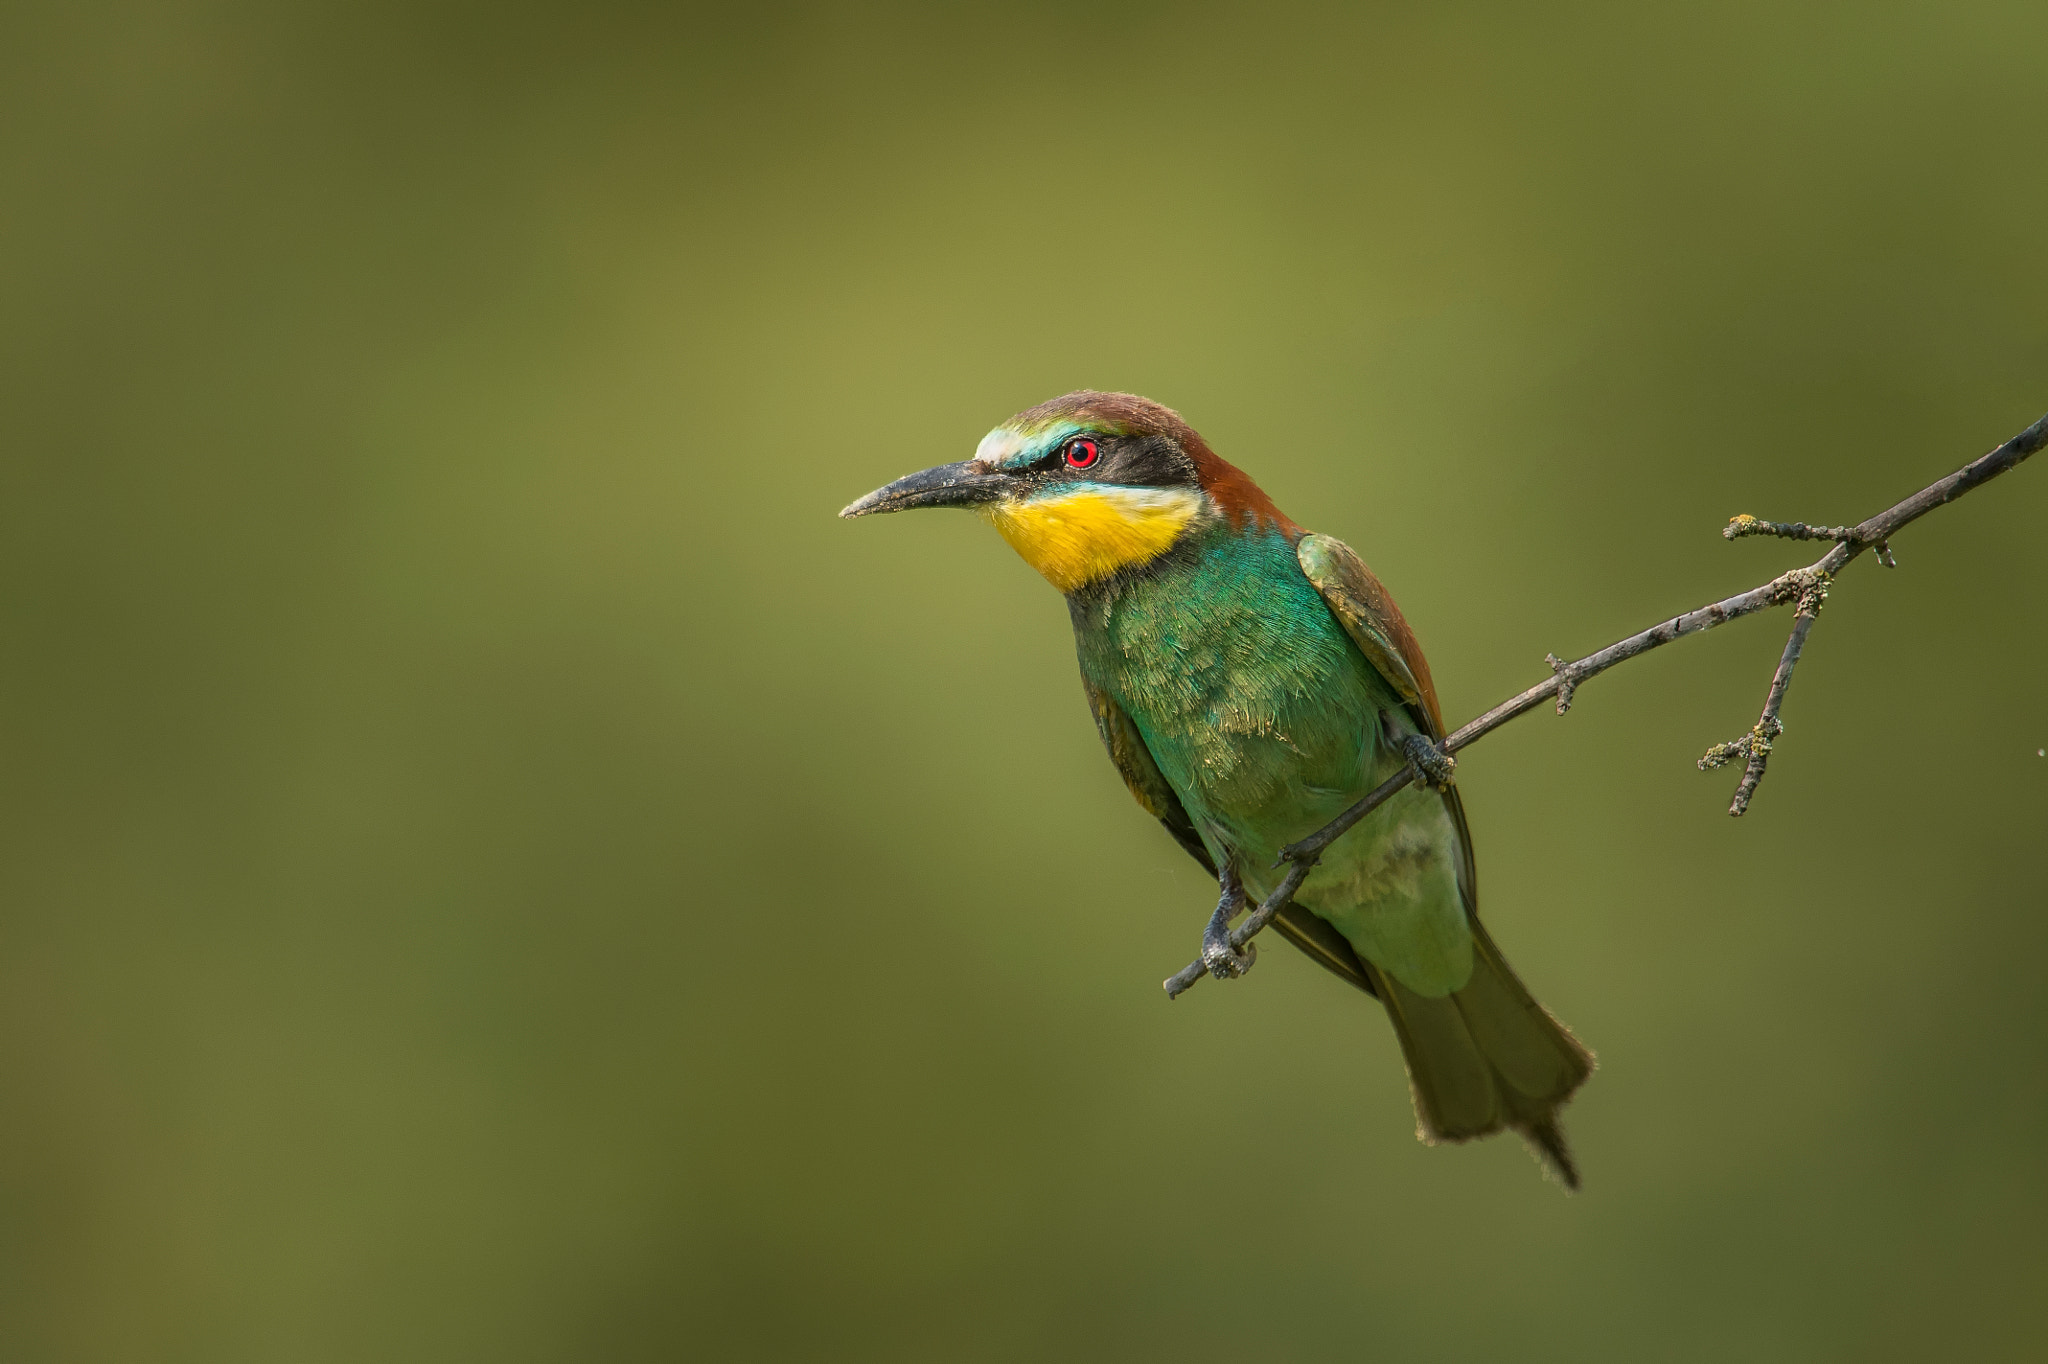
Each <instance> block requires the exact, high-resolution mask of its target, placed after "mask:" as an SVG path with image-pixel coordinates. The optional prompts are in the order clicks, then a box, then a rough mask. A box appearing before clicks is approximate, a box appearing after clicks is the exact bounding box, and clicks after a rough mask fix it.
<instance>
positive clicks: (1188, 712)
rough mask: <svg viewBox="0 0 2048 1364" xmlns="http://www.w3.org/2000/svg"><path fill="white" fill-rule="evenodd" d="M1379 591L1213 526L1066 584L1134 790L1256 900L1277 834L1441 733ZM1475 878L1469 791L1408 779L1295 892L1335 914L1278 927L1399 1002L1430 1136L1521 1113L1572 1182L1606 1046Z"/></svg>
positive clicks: (1317, 910) (1330, 547)
mask: <svg viewBox="0 0 2048 1364" xmlns="http://www.w3.org/2000/svg"><path fill="white" fill-rule="evenodd" d="M1304 564H1307V565H1308V566H1309V567H1310V568H1311V569H1312V570H1313V571H1315V572H1316V578H1317V580H1316V581H1315V582H1311V581H1310V578H1309V576H1308V573H1307V572H1305V571H1304ZM1353 565H1355V566H1356V567H1355V569H1354V568H1353V567H1352V566H1353ZM1347 581H1348V582H1350V583H1351V584H1352V586H1351V587H1350V588H1349V589H1347V586H1346V583H1347ZM1319 587H1320V588H1321V589H1322V590H1319ZM1325 591H1327V592H1328V593H1329V594H1330V596H1329V597H1328V598H1326V597H1325V595H1324V592H1325ZM1377 593H1378V588H1377V584H1376V583H1375V582H1374V581H1373V580H1372V579H1371V576H1370V574H1367V573H1365V572H1364V568H1363V565H1359V564H1357V559H1356V556H1354V555H1352V554H1351V552H1350V550H1349V549H1348V548H1346V547H1344V546H1343V545H1342V544H1341V543H1339V542H1337V541H1333V540H1329V539H1328V538H1327V537H1321V536H1310V537H1305V538H1304V539H1303V540H1301V541H1300V542H1299V544H1297V543H1293V542H1291V541H1290V537H1289V536H1288V535H1287V534H1285V533H1284V532H1282V531H1281V530H1280V529H1279V528H1277V527H1266V528H1256V529H1250V530H1246V529H1244V528H1241V527H1238V526H1234V525H1231V524H1229V523H1227V522H1218V523H1214V524H1211V525H1209V526H1206V527H1204V528H1202V529H1201V530H1199V531H1197V532H1195V533H1193V534H1190V535H1189V536H1187V537H1185V538H1184V539H1183V540H1182V542H1181V543H1180V544H1178V545H1177V546H1175V548H1174V550H1173V552H1172V553H1171V554H1169V555H1167V556H1165V557H1164V558H1163V559H1161V560H1158V561H1155V562H1154V563H1152V564H1150V565H1148V566H1146V568H1145V569H1144V570H1143V571H1142V572H1139V573H1134V574H1126V575H1119V576H1118V577H1116V578H1114V579H1111V580H1109V581H1106V582H1104V583H1102V584H1099V585H1098V586H1096V587H1095V588H1093V589H1091V590H1089V591H1086V592H1081V593H1076V594H1074V595H1072V596H1070V597H1069V598H1068V603H1069V607H1070V610H1071V614H1072V617H1073V623H1074V635H1075V642H1076V645H1077V648H1078V652H1079V655H1080V662H1081V672H1082V677H1083V679H1084V681H1085V683H1086V685H1087V688H1088V692H1089V696H1090V700H1091V704H1092V706H1093V709H1094V711H1095V714H1096V718H1097V723H1098V726H1099V727H1100V728H1101V730H1102V733H1103V739H1104V742H1105V743H1106V744H1107V745H1108V747H1109V749H1110V754H1111V757H1112V759H1113V760H1114V761H1115V762H1116V764H1117V766H1118V768H1119V770H1120V771H1122V772H1123V774H1124V776H1125V779H1126V781H1127V782H1128V783H1129V784H1130V786H1131V788H1132V791H1133V793H1134V794H1136V795H1137V796H1138V798H1139V800H1140V802H1141V803H1142V804H1144V805H1145V807H1146V808H1147V809H1148V810H1150V811H1151V812H1152V813H1153V814H1154V815H1157V816H1159V817H1160V818H1161V819H1162V821H1164V822H1165V823H1166V825H1167V827H1168V828H1169V830H1171V831H1172V832H1174V834H1175V836H1176V837H1178V838H1179V839H1180V840H1181V841H1182V843H1183V844H1184V845H1187V846H1188V847H1189V850H1190V852H1195V853H1197V855H1198V856H1201V857H1202V859H1203V860H1204V862H1205V863H1207V864H1209V865H1211V866H1215V865H1220V864H1221V863H1223V862H1224V861H1226V860H1227V861H1229V862H1231V863H1233V864H1234V865H1235V866H1236V867H1237V868H1238V869H1239V873H1240V875H1241V876H1242V877H1243V878H1244V881H1245V884H1246V886H1247V888H1248V889H1249V890H1250V891H1252V893H1253V894H1254V895H1255V896H1259V897H1263V896H1264V895H1265V894H1266V893H1268V892H1269V891H1270V890H1271V889H1272V888H1273V886H1274V885H1276V884H1277V883H1278V881H1279V879H1280V877H1281V875H1282V874H1283V873H1282V872H1281V871H1279V870H1277V869H1275V868H1274V867H1273V865H1272V864H1273V862H1274V860H1275V858H1276V857H1277V855H1278V853H1279V850H1280V849H1281V848H1282V847H1284V846H1285V845H1287V844H1289V843H1292V842H1294V841H1295V840H1297V839H1300V838H1302V837H1304V836H1306V835H1307V834H1309V833H1312V832H1314V831H1315V830H1316V829H1318V828H1320V827H1322V826H1323V825H1324V824H1326V823H1328V822H1329V821H1330V820H1331V819H1333V818H1334V817H1335V816H1336V815H1337V814H1339V813H1340V812H1341V811H1343V810H1344V809H1345V808H1346V807H1347V806H1349V805H1350V804H1351V803H1352V802H1354V801H1356V800H1357V799H1358V798H1359V797H1361V796H1363V795H1364V794H1365V793H1366V792H1367V791H1369V790H1371V789H1372V788H1373V787H1374V786H1376V785H1378V784H1379V783H1380V782H1381V781H1383V780H1385V779H1386V778H1387V777H1388V776H1391V775H1392V774H1393V773H1394V772H1395V771H1397V770H1399V768H1400V767H1401V766H1402V765H1403V764H1404V763H1405V762H1406V757H1405V755H1403V754H1402V753H1401V752H1400V750H1399V749H1398V748H1396V747H1394V743H1393V739H1394V736H1396V735H1399V734H1404V733H1418V732H1419V733H1424V734H1429V735H1432V737H1441V736H1440V735H1436V734H1435V733H1434V731H1435V729H1436V726H1435V722H1434V718H1433V716H1432V715H1431V714H1430V712H1429V710H1428V709H1427V708H1426V707H1425V706H1424V705H1423V704H1421V700H1420V696H1419V693H1420V690H1421V688H1420V686H1419V685H1418V683H1417V682H1416V679H1415V678H1414V676H1413V674H1412V673H1411V672H1410V671H1409V669H1408V667H1407V665H1406V663H1405V661H1404V660H1403V657H1402V654H1401V652H1400V642H1401V641H1400V639H1399V638H1397V637H1396V635H1397V632H1396V630H1395V629H1394V628H1393V627H1392V626H1391V624H1390V621H1389V619H1388V615H1387V608H1386V607H1384V606H1382V605H1380V604H1378V603H1377V602H1375V601H1374V600H1373V597H1374V596H1375V594H1377ZM1403 633H1404V632H1403ZM1390 674H1391V676H1390ZM1474 881H1475V876H1474V873H1473V869H1472V858H1471V847H1470V836H1469V834H1468V833H1467V831H1466V827H1465V820H1464V814H1463V810H1462V808H1461V806H1460V803H1459V802H1458V799H1457V796H1456V793H1455V792H1444V793H1439V792H1435V791H1432V790H1429V789H1428V788H1426V787H1422V786H1414V787H1410V788H1409V789H1408V790H1406V791H1404V792H1403V793H1402V794H1401V795H1399V796H1397V797H1395V798H1394V799H1393V800H1392V801H1389V802H1388V803H1387V804H1386V805H1384V806H1382V807H1381V808H1380V809H1378V810H1376V811H1374V812H1373V814H1372V815H1370V816H1368V817H1367V818H1366V819H1365V820H1363V821H1361V822H1360V823H1359V824H1358V825H1357V826H1356V827H1355V828H1353V829H1352V830H1350V831H1349V832H1348V833H1346V834H1345V835H1344V837H1342V838H1340V839H1338V840H1337V841H1336V842H1335V843H1333V844H1332V845H1331V846H1330V848H1329V849H1328V850H1327V851H1326V852H1325V853H1324V855H1323V858H1322V860H1321V862H1320V863H1319V864H1318V865H1317V867H1316V869H1315V870H1314V871H1313V872H1312V873H1311V874H1310V876H1309V877H1308V879H1307V880H1306V881H1305V882H1304V883H1303V885H1302V888H1301V890H1300V891H1299V892H1298V893H1297V894H1296V896H1295V904H1296V905H1297V906H1300V907H1305V908H1306V909H1307V910H1308V911H1309V912H1310V913H1311V914H1312V915H1313V916H1314V919H1315V920H1316V921H1320V922H1309V921H1305V920H1304V919H1303V917H1302V916H1301V914H1300V912H1299V910H1295V911H1293V912H1292V913H1291V920H1292V922H1289V921H1288V920H1287V919H1283V921H1282V924H1281V927H1282V931H1283V932H1286V934H1287V936H1288V937H1289V938H1290V939H1292V940H1293V941H1295V942H1296V943H1297V945H1299V946H1301V947H1302V948H1303V949H1304V950H1305V951H1308V952H1309V953H1310V955H1312V956H1314V957H1316V958H1317V960H1319V961H1321V962H1322V963H1323V964H1324V965H1325V966H1328V967H1330V969H1332V970H1333V971H1336V972H1337V973H1338V974H1340V975H1344V976H1346V977H1347V978H1350V979H1352V980H1353V981H1354V983H1356V984H1359V985H1361V986H1363V987H1364V988H1366V989H1369V990H1371V991H1372V992H1373V993H1375V994H1377V995H1379V996H1380V998H1381V999H1382V1000H1383V1001H1384V1002H1385V1004H1386V1006H1387V1010H1388V1014H1389V1016H1390V1017H1391V1019H1392V1020H1393V1023H1394V1027H1395V1031H1396V1033H1397V1034H1398V1035H1399V1037H1400V1040H1401V1044H1402V1051H1403V1054H1404V1057H1405V1059H1406V1060H1407V1062H1408V1068H1409V1075H1410V1079H1411V1083H1412V1084H1413V1087H1414V1091H1415V1100H1416V1108H1417V1115H1418V1119H1419V1122H1420V1125H1421V1128H1422V1131H1423V1135H1424V1136H1425V1137H1426V1138H1429V1139H1439V1138H1441V1139H1448V1140H1462V1139H1464V1138H1467V1137H1473V1136H1480V1135H1484V1134H1486V1133H1488V1132H1494V1131H1498V1130H1500V1128H1502V1127H1503V1126H1508V1127H1512V1128H1514V1129H1516V1130H1517V1131H1520V1132H1521V1133H1522V1134H1523V1135H1524V1136H1525V1137H1527V1138H1528V1139H1529V1140H1530V1142H1531V1144H1532V1145H1533V1146H1535V1147H1536V1148H1537V1149H1538V1150H1539V1151H1541V1152H1542V1154H1543V1155H1544V1157H1545V1158H1546V1159H1547V1160H1548V1161H1549V1162H1550V1163H1551V1165H1552V1166H1553V1167H1554V1168H1555V1169H1556V1170H1557V1172H1558V1174H1559V1176H1560V1177H1561V1178H1562V1179H1563V1180H1564V1181H1565V1182H1566V1183H1567V1184H1569V1185H1574V1186H1575V1185H1576V1184H1577V1174H1576V1171H1575V1170H1574V1168H1573V1166H1572V1163H1571V1158H1570V1155H1569V1153H1568V1151H1567V1150H1566V1148H1565V1145H1564V1141H1563V1137H1562V1135H1561V1133H1560V1132H1559V1131H1558V1128H1557V1125H1556V1121H1555V1110H1556V1108H1557V1107H1558V1105H1560V1104H1561V1103H1562V1102H1563V1101H1564V1099H1565V1098H1566V1097H1568V1096H1569V1094H1570V1093H1571V1091H1572V1090H1574V1089H1575V1088H1577V1086H1578V1085H1579V1084H1580V1083H1581V1082H1582V1081H1583V1080H1584V1078H1585V1077H1586V1075H1587V1074H1589V1073H1590V1071H1591V1069H1592V1062H1591V1058H1590V1056H1588V1055H1587V1054H1586V1052H1585V1051H1584V1049H1583V1048H1581V1047H1580V1046H1579V1045H1578V1044H1577V1042H1576V1041H1575V1040H1573V1039H1572V1038H1571V1036H1570V1034H1569V1033H1567V1032H1566V1031H1565V1030H1564V1029H1563V1028H1562V1027H1561V1026H1560V1025H1558V1023H1557V1022H1556V1020H1554V1019H1552V1018H1551V1017H1550V1016H1549V1014H1547V1013H1545V1012H1544V1011H1543V1009H1542V1008H1541V1006H1540V1005H1538V1004H1537V1003H1536V1002H1535V1001H1534V1000H1533V999H1532V998H1531V997H1530V996H1529V994H1528V991H1527V990H1526V989H1525V988H1523V986H1522V984H1521V982H1520V981H1519V980H1518V979H1517V978H1516V977H1515V975H1514V973H1513V971H1512V970H1510V969H1509V967H1508V966H1507V963H1506V961H1505V960H1504V959H1503V958H1502V957H1501V955H1500V953H1499V950H1498V949H1497V948H1495V947H1494V945H1493V943H1492V940H1491V939H1490V938H1489V937H1488V935H1487V934H1486V931H1485V929H1484V928H1483V927H1482V926H1481V925H1480V924H1479V922H1478V917H1477V903H1476V902H1477V887H1476V885H1475V884H1474ZM1331 930H1334V934H1335V937H1336V938H1337V939H1338V940H1339V941H1338V942H1336V943H1333V942H1331V941H1330V939H1331V936H1332V934H1331ZM1345 947H1348V948H1349V949H1350V951H1349V953H1348V954H1347V953H1346V952H1345V951H1344V948H1345Z"/></svg>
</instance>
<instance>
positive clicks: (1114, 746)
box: [1084, 679, 1379, 995]
mask: <svg viewBox="0 0 2048 1364" xmlns="http://www.w3.org/2000/svg"><path fill="white" fill-rule="evenodd" d="M1084 685H1085V686H1086V688H1087V691H1088V709H1089V710H1090V711H1091V712H1092V713H1093V714H1094V716H1095V730H1096V732H1097V733H1098V734H1100V735H1101V736H1102V746H1103V747H1104V748H1106V749H1108V750H1109V760H1110V762H1112V763H1114V764H1115V765H1116V770H1117V773H1118V775H1120V776H1122V777H1123V779H1124V785H1125V786H1128V787H1129V788H1130V790H1131V795H1132V796H1133V797H1134V798H1135V799H1136V800H1137V802H1138V804H1139V805H1141V806H1143V807H1144V808H1145V812H1146V813H1147V814H1149V815H1151V816H1152V817H1153V818H1155V819H1157V820H1158V821H1159V822H1160V823H1161V824H1164V825H1165V826H1166V831H1167V832H1168V833H1170V834H1172V835H1173V838H1174V841H1175V842H1176V843H1178V844H1180V845H1181V847H1183V848H1185V849H1186V850H1187V853H1188V855H1189V856H1190V857H1192V858H1194V859H1195V861H1197V862H1199V863H1201V864H1202V868H1203V870H1205V871H1207V872H1208V873H1209V874H1210V875H1211V876H1214V875H1215V874H1216V863H1215V862H1214V860H1213V859H1211V858H1210V856H1209V850H1208V848H1207V847H1205V846H1203V843H1202V836H1201V835H1200V834H1199V833H1197V832H1196V831H1195V822H1194V820H1192V819H1190V818H1188V811H1187V807H1186V806H1184V805H1182V804H1181V803H1180V797H1179V796H1177V795H1175V794H1174V790H1173V787H1172V786H1171V785H1169V784H1168V782H1167V780H1166V776H1165V774H1164V773H1162V772H1161V771H1160V770H1159V764H1158V763H1157V762H1155V761H1154V760H1153V758H1152V750H1151V749H1149V748H1147V747H1145V736H1144V735H1142V734H1140V733H1138V727H1137V726H1136V725H1134V724H1132V723H1131V717H1130V716H1129V715H1127V714H1125V713H1124V708H1123V707H1122V706H1119V705H1118V704H1117V703H1116V698H1115V697H1113V696H1111V695H1110V694H1109V692H1108V691H1107V690H1106V689H1104V688H1102V687H1098V686H1096V685H1095V683H1094V682H1092V681H1087V680H1085V679H1084ZM1273 927H1274V928H1275V929H1277V930H1278V931H1279V933H1280V936H1281V937H1283V938H1285V939H1287V941H1289V942H1291V943H1293V944H1294V945H1295V946H1296V947H1298V948H1300V949H1301V950H1302V951H1303V952H1306V953H1307V954H1308V955H1309V957H1310V958H1311V959H1312V960H1314V961H1315V962H1316V963H1317V964H1318V965H1320V966H1322V967H1324V968H1325V969H1327V970H1329V971H1331V972H1333V973H1335V974H1336V975H1338V976H1341V977H1343V978H1344V979H1345V980H1347V981H1349V982H1350V983H1351V984H1353V985H1356V986H1357V987H1358V988H1359V989H1361V990H1363V991H1365V992H1366V993H1367V994H1369V995H1377V994H1378V993H1379V991H1378V990H1376V989H1375V988H1374V987H1373V982H1372V973H1371V972H1369V971H1367V970H1366V968H1365V964H1364V963H1363V962H1361V961H1359V959H1358V953H1357V952H1356V951H1354V950H1353V949H1352V946H1351V944H1350V943H1349V942H1348V941H1346V940H1345V938H1344V935H1343V934H1341V933H1339V932H1338V931H1337V930H1336V929H1334V928H1332V927H1331V926H1330V925H1329V924H1327V923H1324V922H1323V921H1322V920H1321V919H1318V918H1317V917H1316V916H1315V915H1313V914H1311V913H1309V912H1308V910H1306V909H1304V908H1303V907H1302V906H1300V905H1298V904H1289V905H1288V906H1287V907H1286V908H1284V909H1282V910H1281V911H1280V913H1279V914H1278V915H1276V916H1275V917H1274V919H1273Z"/></svg>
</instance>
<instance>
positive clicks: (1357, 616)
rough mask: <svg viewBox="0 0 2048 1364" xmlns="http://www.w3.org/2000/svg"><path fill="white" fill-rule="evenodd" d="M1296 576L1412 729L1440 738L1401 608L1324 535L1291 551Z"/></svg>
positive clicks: (1431, 696) (1424, 672) (1432, 692)
mask: <svg viewBox="0 0 2048 1364" xmlns="http://www.w3.org/2000/svg"><path fill="white" fill-rule="evenodd" d="M1294 554H1295V557H1296V558H1297V559H1299V560H1300V561H1301V571H1302V573H1303V574H1305V575H1306V576H1307V578H1308V580H1309V582H1311V583H1312V584H1314V585H1315V589H1316V591H1317V592H1319V593H1321V594H1322V597H1323V602H1324V604H1325V605H1327V606H1328V607H1329V608H1330V614H1331V615H1333V616H1335V617H1336V618H1337V624H1339V625H1341V626H1343V627H1344V633H1345V634H1347V635H1349V636H1351V642H1352V643H1353V644H1356V645H1357V646H1358V651H1359V652H1360V653H1362V654H1364V655H1365V658H1366V661H1367V662H1368V663H1370V664H1372V666H1373V667H1374V668H1375V669H1376V670H1377V671H1378V672H1379V675H1380V676H1381V677H1384V678H1386V679H1387V684H1388V685H1389V686H1391V687H1392V688H1393V689H1394V690H1395V691H1397V692H1399V693H1400V694H1401V699H1402V700H1403V701H1405V702H1407V703H1408V710H1409V712H1410V714H1412V715H1413V716H1414V718H1415V721H1416V723H1417V726H1418V727H1419V728H1420V729H1421V730H1422V732H1423V733H1425V734H1427V735H1428V736H1429V737H1430V738H1432V739H1441V738H1443V736H1444V717H1443V712H1442V711H1440V710H1439V709H1438V708H1437V702H1436V684H1435V683H1434V682H1432V681H1430V677H1429V661H1428V660H1427V659H1425V658H1423V656H1422V645H1421V644H1419V643H1417V642H1416V639H1415V632H1414V631H1413V630H1410V629H1409V628H1408V622H1407V621H1406V620H1404V619H1403V618H1402V616H1401V608H1400V607H1398V606H1396V605H1394V599H1393V598H1392V597H1391V596H1389V595H1387V589H1386V588H1384V587H1382V586H1381V585H1380V580H1379V579H1378V578H1375V577H1374V576H1373V573H1372V570H1371V569H1369V568H1367V567H1366V566H1365V561H1364V560H1362V559H1360V558H1359V557H1358V555H1357V554H1356V553H1355V552H1354V551H1353V550H1352V548H1351V546H1349V545H1347V544H1345V543H1344V542H1343V541H1342V540H1339V539H1336V538H1334V537H1332V536H1328V535H1304V536H1302V537H1301V542H1300V543H1299V544H1297V545H1296V546H1295V547H1294Z"/></svg>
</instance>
